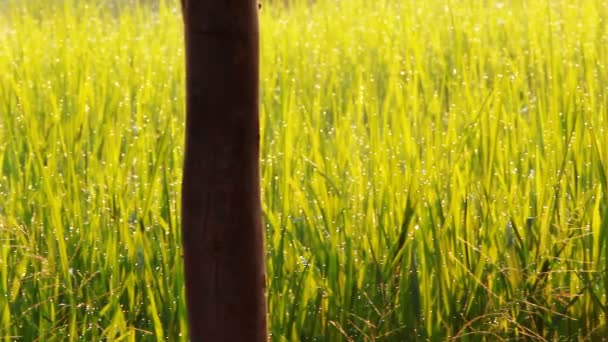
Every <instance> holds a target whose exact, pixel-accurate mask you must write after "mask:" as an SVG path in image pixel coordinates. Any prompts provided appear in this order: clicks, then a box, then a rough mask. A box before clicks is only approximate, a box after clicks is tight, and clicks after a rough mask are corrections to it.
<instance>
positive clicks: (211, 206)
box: [182, 0, 267, 342]
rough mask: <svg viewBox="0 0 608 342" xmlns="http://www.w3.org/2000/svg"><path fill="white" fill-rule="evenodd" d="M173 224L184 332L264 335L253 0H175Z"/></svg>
mask: <svg viewBox="0 0 608 342" xmlns="http://www.w3.org/2000/svg"><path fill="white" fill-rule="evenodd" d="M182 5H183V13H184V24H185V31H186V51H187V53H186V64H187V67H186V70H187V71H186V74H187V76H186V78H187V100H186V101H187V121H186V156H185V162H184V179H183V195H182V196H183V197H182V230H183V244H184V264H185V273H186V297H187V305H188V314H189V323H190V338H191V340H192V341H195V342H197V341H235V342H244V341H266V340H267V332H266V300H265V281H266V279H265V267H264V254H263V236H262V234H263V231H262V225H261V204H260V190H259V118H258V115H259V111H258V106H259V101H258V92H259V91H258V78H259V75H258V73H259V72H258V59H259V58H258V18H257V7H258V6H257V2H256V1H255V0H183V1H182Z"/></svg>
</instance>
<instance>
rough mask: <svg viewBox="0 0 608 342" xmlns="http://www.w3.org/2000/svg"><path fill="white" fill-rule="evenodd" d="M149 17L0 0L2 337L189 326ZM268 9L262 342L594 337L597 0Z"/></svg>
mask: <svg viewBox="0 0 608 342" xmlns="http://www.w3.org/2000/svg"><path fill="white" fill-rule="evenodd" d="M149 2H150V1H147V2H146V3H144V2H142V3H140V4H139V5H136V6H134V5H132V3H133V2H129V4H126V3H124V2H123V3H122V4H121V2H120V1H114V2H112V3H114V4H111V3H110V4H107V3H106V4H104V5H102V3H104V2H103V1H93V0H91V1H75V0H54V1H44V0H27V1H17V0H7V1H0V9H2V10H1V11H0V165H1V168H2V177H1V178H0V240H1V243H0V337H9V336H15V337H14V338H12V339H15V340H24V341H31V340H34V339H36V338H39V340H44V341H48V340H77V339H82V340H101V339H108V340H114V339H124V340H130V341H134V340H138V341H139V340H155V339H162V338H166V339H168V340H176V339H179V337H180V336H181V337H182V338H184V337H185V336H186V335H187V331H186V316H185V306H184V288H183V287H184V286H183V285H184V284H183V271H182V261H181V249H180V245H179V242H180V233H179V231H180V226H179V189H180V179H181V162H182V157H183V146H182V143H183V117H184V115H183V107H184V101H183V95H184V94H183V86H184V80H183V68H184V65H183V47H182V44H183V39H182V36H181V35H182V29H181V21H180V17H179V10H178V7H177V6H176V3H174V2H170V3H162V2H161V4H160V5H158V2H154V1H152V2H153V4H149ZM262 5H263V6H262V10H261V12H260V13H261V25H262V33H263V34H262V74H261V81H262V108H261V115H262V135H261V136H262V158H263V160H262V175H263V194H262V195H263V205H264V220H265V224H266V240H267V254H268V263H267V268H268V281H269V283H268V289H269V295H268V302H269V321H270V328H271V334H272V339H273V340H277V341H297V340H315V339H316V340H319V341H321V340H325V341H341V340H348V339H352V340H355V341H366V340H368V341H372V340H391V341H403V340H414V339H416V338H419V339H421V340H425V339H430V340H444V339H448V338H450V337H453V338H459V337H461V338H464V339H466V340H468V339H470V340H479V339H483V338H487V339H489V340H495V339H498V338H521V339H523V338H532V339H534V338H536V339H541V338H546V339H550V340H553V339H557V340H575V339H578V338H579V336H580V337H583V338H585V337H588V338H590V339H592V338H599V337H601V336H604V335H605V334H606V333H608V332H607V330H606V319H607V317H606V313H607V311H608V298H607V295H608V275H607V274H606V269H607V268H608V262H607V259H606V258H607V257H608V218H607V216H608V199H607V192H606V189H608V180H607V177H606V164H607V163H608V148H607V146H608V114H607V110H606V107H607V106H608V97H607V96H608V70H607V68H608V66H607V63H608V31H607V29H608V27H607V25H608V2H605V1H601V0H582V1H578V2H572V1H549V0H543V1H541V0H530V1H524V0H519V1H517V0H513V1H486V2H479V1H470V0H467V1H451V2H450V1H439V0H427V1H414V0H408V1H394V0H374V1H363V0H349V1H330V0H319V1H292V2H290V5H285V2H283V1H276V2H262Z"/></svg>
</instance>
